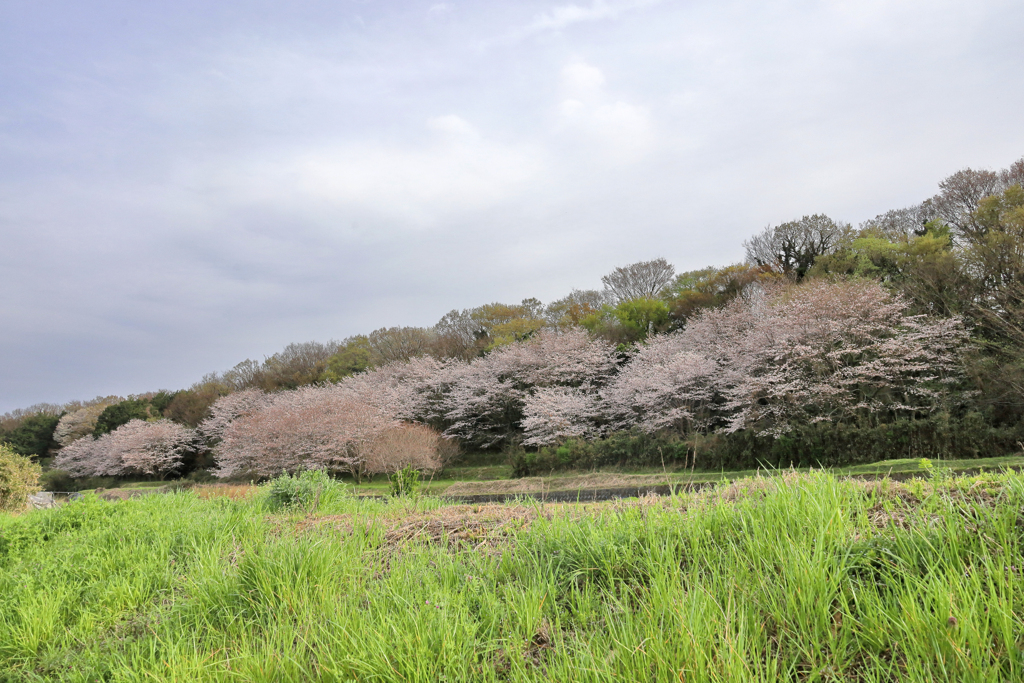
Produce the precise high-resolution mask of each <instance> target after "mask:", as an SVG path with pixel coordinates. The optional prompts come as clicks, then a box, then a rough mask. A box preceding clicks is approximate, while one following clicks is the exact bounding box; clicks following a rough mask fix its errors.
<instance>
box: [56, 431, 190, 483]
mask: <svg viewBox="0 0 1024 683" xmlns="http://www.w3.org/2000/svg"><path fill="white" fill-rule="evenodd" d="M195 445H196V434H195V432H194V431H193V430H191V429H188V428H187V427H183V426H182V425H179V424H176V423H174V422H171V421H170V420H157V421H155V422H145V421H143V420H131V421H130V422H128V423H126V424H123V425H121V426H120V427H118V428H117V429H115V430H114V431H112V432H109V433H107V434H104V435H103V436H101V437H99V438H96V439H94V438H92V437H85V438H81V439H78V440H77V441H74V442H73V443H71V444H70V445H68V446H65V447H64V448H62V449H61V450H60V452H59V453H58V454H57V457H56V458H54V462H53V466H54V468H55V469H61V470H65V471H66V472H68V473H69V474H71V475H72V476H74V477H112V476H125V475H130V474H136V475H145V476H160V477H164V476H166V475H169V474H174V473H175V472H176V471H177V470H179V469H180V468H181V465H182V460H183V458H184V456H185V454H186V453H187V452H188V451H189V450H191V449H192V448H194V447H195Z"/></svg>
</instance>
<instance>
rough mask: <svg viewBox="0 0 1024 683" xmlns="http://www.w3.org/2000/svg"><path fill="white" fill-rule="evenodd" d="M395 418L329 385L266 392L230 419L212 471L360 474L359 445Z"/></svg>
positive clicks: (232, 473) (362, 468) (362, 463)
mask: <svg viewBox="0 0 1024 683" xmlns="http://www.w3.org/2000/svg"><path fill="white" fill-rule="evenodd" d="M397 425H398V421H397V420H395V419H394V418H392V417H390V416H388V415H387V414H385V413H384V412H383V411H381V410H380V409H378V408H377V407H375V406H373V405H370V404H369V403H366V402H364V401H361V400H359V399H358V398H356V397H354V396H352V395H351V394H349V393H348V392H346V391H344V390H343V389H341V388H339V387H335V386H331V385H328V386H309V387H302V388H300V389H296V390H294V391H283V392H280V393H277V394H272V395H270V396H269V398H268V399H266V403H265V404H264V405H262V406H261V407H259V408H258V409H254V410H250V411H249V412H246V413H244V414H242V415H240V416H239V417H237V418H236V419H234V420H232V421H231V422H230V423H228V424H227V426H226V427H225V428H224V429H223V430H222V432H221V442H220V444H219V445H218V446H217V449H216V457H217V464H218V471H217V474H218V476H221V477H227V476H236V475H239V474H248V475H256V476H263V477H266V476H273V475H276V474H280V473H281V472H282V471H288V472H294V471H296V470H298V469H325V470H330V471H348V472H352V473H353V474H355V475H356V476H357V477H359V476H361V475H362V474H363V473H364V472H365V471H366V470H365V451H364V449H363V446H364V445H365V444H366V443H367V442H370V441H372V440H373V439H375V438H377V437H379V436H380V435H381V434H382V433H383V432H384V431H386V430H388V429H390V428H393V427H396V426H397Z"/></svg>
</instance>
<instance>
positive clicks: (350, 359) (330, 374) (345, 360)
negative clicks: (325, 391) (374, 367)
mask: <svg viewBox="0 0 1024 683" xmlns="http://www.w3.org/2000/svg"><path fill="white" fill-rule="evenodd" d="M372 360H373V350H372V349H371V348H370V340H369V339H367V337H366V335H362V334H360V335H356V336H354V337H349V338H348V339H346V340H345V341H344V342H343V343H342V345H341V348H339V349H338V351H337V352H336V353H335V354H334V355H332V356H331V357H330V358H328V359H327V368H326V370H325V371H324V379H326V380H328V381H330V382H337V381H339V380H341V379H343V378H345V377H348V376H349V375H354V374H355V373H357V372H362V371H363V370H365V369H366V368H368V367H370V365H371V363H372Z"/></svg>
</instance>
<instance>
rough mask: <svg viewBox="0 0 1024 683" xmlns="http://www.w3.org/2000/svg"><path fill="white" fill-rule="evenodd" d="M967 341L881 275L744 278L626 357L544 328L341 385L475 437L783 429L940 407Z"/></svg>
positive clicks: (958, 327) (541, 441)
mask: <svg viewBox="0 0 1024 683" xmlns="http://www.w3.org/2000/svg"><path fill="white" fill-rule="evenodd" d="M965 342H966V332H965V331H964V328H963V325H962V322H961V321H960V320H959V319H958V318H945V319H929V318H926V317H923V316H916V315H911V314H909V312H908V306H907V304H906V303H905V302H904V301H903V300H901V299H899V298H897V297H893V296H892V295H891V294H890V293H889V292H887V291H886V290H885V288H883V287H882V286H881V285H880V284H878V283H877V282H873V281H851V282H844V281H839V282H827V281H812V282H808V283H806V284H803V285H782V284H779V285H758V286H756V287H751V288H748V290H747V291H746V293H745V294H744V295H743V296H741V297H737V298H736V299H734V300H733V301H732V302H731V303H729V304H728V305H726V306H725V307H723V308H719V309H712V310H707V311H705V312H703V313H701V314H700V315H698V316H696V317H695V318H694V319H693V320H692V321H690V323H689V324H688V325H687V326H686V328H685V329H683V330H682V331H680V332H677V333H672V334H666V335H659V336H656V337H653V338H652V339H651V341H650V342H649V343H648V344H644V345H638V346H637V347H635V351H634V353H633V354H632V357H631V358H629V359H628V360H627V361H625V362H622V360H621V359H620V357H619V355H618V354H617V353H616V351H615V349H614V348H613V347H611V345H610V344H608V343H606V342H603V341H601V340H599V339H595V338H593V337H591V336H588V335H587V333H586V332H584V331H582V330H579V329H570V330H567V331H562V332H558V331H541V332H540V333H538V334H537V335H536V336H535V337H533V338H532V339H530V340H528V341H526V342H523V343H519V344H515V345H511V346H507V347H502V348H498V349H496V350H494V351H492V352H491V353H490V354H488V355H486V356H484V357H481V358H477V359H473V360H471V361H468V362H467V361H459V360H449V361H439V360H436V359H434V358H431V357H427V356H424V357H419V358H414V359H412V360H410V361H407V362H398V363H392V364H389V365H385V366H383V367H381V368H377V369H374V370H370V371H368V372H365V373H361V374H359V375H356V376H353V377H350V378H346V379H345V380H343V381H342V382H341V383H340V384H339V385H338V386H339V387H340V388H341V389H342V390H343V391H348V392H351V393H352V394H354V395H356V396H359V397H361V399H362V400H364V401H366V402H367V403H370V404H372V405H376V406H377V407H379V408H380V409H381V410H382V411H384V412H385V413H387V414H389V415H392V416H394V417H396V418H397V419H404V420H413V421H418V422H422V423H425V424H430V425H433V426H435V427H438V428H439V429H443V430H444V433H445V434H446V435H447V436H452V437H458V438H460V439H462V440H464V441H466V442H469V443H470V444H473V445H475V446H479V447H492V446H495V445H498V444H500V443H502V442H503V441H506V440H508V439H509V438H511V437H513V436H515V435H517V434H520V433H521V434H522V435H523V436H524V443H525V444H526V445H535V446H536V445H545V444H550V443H554V442H557V441H559V440H560V439H563V438H566V437H570V436H578V437H593V436H599V435H600V434H602V433H605V432H607V431H609V430H617V429H628V428H632V427H637V428H640V429H642V430H645V431H648V432H654V431H659V430H664V429H673V430H677V431H680V432H687V431H695V430H696V431H708V430H711V429H723V430H726V431H735V430H739V429H753V430H755V431H756V432H757V433H761V434H772V435H780V434H783V433H785V432H787V431H789V430H790V428H791V427H792V426H793V425H795V424H798V423H808V422H819V421H833V422H838V421H855V420H860V421H863V420H869V421H870V420H875V421H878V420H880V419H885V418H888V417H896V416H900V415H904V416H906V415H914V414H922V413H926V412H929V411H932V410H935V409H937V408H939V407H941V406H943V405H944V404H945V403H946V402H947V401H948V400H949V399H950V396H951V394H950V392H949V391H948V389H949V386H950V384H952V383H956V382H958V381H959V380H960V379H961V378H962V377H961V375H962V372H961V370H960V368H961V364H960V353H961V350H962V349H963V347H964V344H965Z"/></svg>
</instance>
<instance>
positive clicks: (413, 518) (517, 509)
mask: <svg viewBox="0 0 1024 683" xmlns="http://www.w3.org/2000/svg"><path fill="white" fill-rule="evenodd" d="M537 514H538V512H537V508H535V507H526V506H523V505H498V504H495V505H452V506H448V507H442V508H439V509H437V510H430V511H428V512H421V513H414V514H412V515H407V516H405V517H401V518H389V517H377V518H376V519H366V518H360V517H358V516H357V515H351V514H348V515H331V516H326V517H307V518H306V519H304V520H302V521H301V522H299V524H298V526H297V527H296V530H297V531H299V532H308V531H312V530H316V529H324V528H332V529H334V530H336V531H338V532H340V533H343V534H351V533H352V532H353V531H354V530H355V528H356V524H363V525H365V527H367V528H368V527H369V526H370V525H373V524H381V525H383V526H384V541H385V544H386V545H388V546H392V547H394V546H400V545H404V544H406V543H409V542H414V541H426V542H428V543H434V544H437V545H442V546H445V547H448V548H451V549H455V548H460V547H462V548H465V547H470V548H472V549H474V550H478V549H486V548H495V547H498V546H499V545H503V544H506V543H507V542H508V540H509V539H510V537H512V536H513V535H515V534H516V533H519V532H521V531H524V530H525V529H528V528H529V526H530V523H531V522H532V521H533V520H534V519H536V518H537ZM541 514H544V513H543V512H541Z"/></svg>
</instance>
